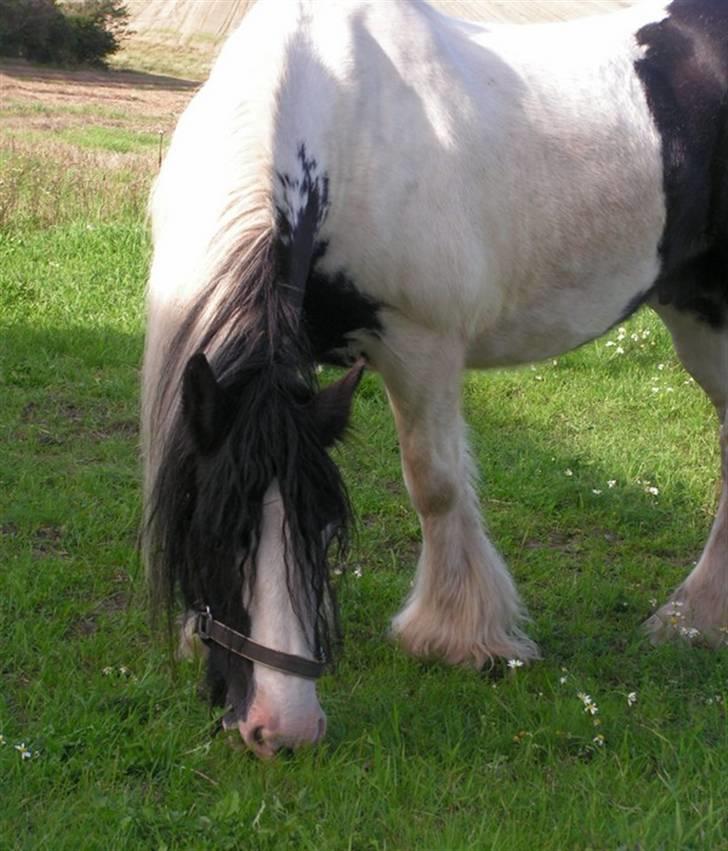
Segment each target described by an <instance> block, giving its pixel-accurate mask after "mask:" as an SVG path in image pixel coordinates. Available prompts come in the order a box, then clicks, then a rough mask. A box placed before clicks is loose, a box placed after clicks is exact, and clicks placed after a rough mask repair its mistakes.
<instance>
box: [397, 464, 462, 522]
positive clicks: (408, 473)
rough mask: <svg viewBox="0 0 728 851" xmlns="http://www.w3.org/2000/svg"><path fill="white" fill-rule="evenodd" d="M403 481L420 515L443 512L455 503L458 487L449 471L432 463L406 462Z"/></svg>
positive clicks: (428, 515)
mask: <svg viewBox="0 0 728 851" xmlns="http://www.w3.org/2000/svg"><path fill="white" fill-rule="evenodd" d="M405 482H406V484H407V490H408V491H409V494H410V498H411V499H412V504H413V505H414V507H415V510H416V511H417V513H418V514H419V515H420V516H421V517H432V516H436V515H442V514H445V513H447V512H448V511H450V510H451V509H452V508H453V507H454V505H455V502H456V500H457V490H458V488H457V482H456V480H455V478H454V476H453V474H452V472H451V471H446V470H443V469H440V470H438V469H437V468H436V467H435V466H434V465H432V464H422V463H419V464H418V463H407V465H406V470H405Z"/></svg>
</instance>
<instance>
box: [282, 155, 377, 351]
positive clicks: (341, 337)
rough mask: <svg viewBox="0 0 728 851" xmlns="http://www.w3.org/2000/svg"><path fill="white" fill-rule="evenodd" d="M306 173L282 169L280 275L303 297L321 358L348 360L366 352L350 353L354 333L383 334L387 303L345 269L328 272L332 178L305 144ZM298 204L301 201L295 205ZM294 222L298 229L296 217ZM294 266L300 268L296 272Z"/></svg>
mask: <svg viewBox="0 0 728 851" xmlns="http://www.w3.org/2000/svg"><path fill="white" fill-rule="evenodd" d="M297 159H298V162H299V164H300V167H301V175H302V176H301V178H300V179H299V178H293V177H291V176H290V175H289V174H287V173H280V172H279V173H278V174H277V175H276V176H277V180H278V183H279V185H280V188H281V189H282V190H283V191H282V195H283V199H284V200H283V201H282V203H281V204H279V205H278V206H277V207H276V221H277V227H278V232H279V235H280V240H279V244H278V249H277V252H276V256H277V264H278V274H279V277H280V279H281V280H284V281H288V283H289V285H290V286H291V287H292V289H293V290H295V291H296V292H298V293H300V294H301V295H302V297H303V325H304V328H305V331H306V335H307V337H308V340H309V343H310V346H311V351H312V353H313V356H314V358H315V359H316V360H318V361H321V362H324V363H330V364H334V365H340V366H343V365H347V364H350V363H351V362H352V361H353V360H355V359H356V357H357V356H358V355H360V354H361V352H349V351H348V345H349V340H350V336H351V335H352V334H353V333H354V332H357V331H366V332H369V333H370V334H373V335H375V336H378V335H379V334H380V333H381V330H382V323H381V320H380V318H379V312H380V310H381V307H382V305H381V304H380V303H379V302H377V301H376V300H375V299H372V298H370V297H369V296H367V295H365V294H364V293H362V292H360V291H359V290H358V289H357V287H356V285H355V283H354V281H353V280H352V278H351V276H350V275H348V274H347V273H346V271H345V270H343V269H342V270H338V271H337V272H335V273H334V274H328V273H325V272H323V271H321V269H320V264H321V261H322V259H323V258H324V256H325V255H326V251H327V249H328V243H327V242H326V241H324V240H321V239H318V233H319V230H320V228H321V225H322V224H323V223H324V221H325V220H326V217H327V216H328V214H329V210H330V206H331V205H330V201H329V177H328V175H327V174H326V173H325V172H323V173H321V172H320V171H319V168H318V163H317V162H316V160H315V159H314V158H313V157H309V156H308V155H307V152H306V147H305V145H303V144H301V145H300V146H299V148H298V152H297ZM294 204H297V205H298V206H297V207H296V208H294ZM294 221H295V223H296V224H295V234H294V233H293V228H292V226H291V222H294ZM294 270H295V271H294Z"/></svg>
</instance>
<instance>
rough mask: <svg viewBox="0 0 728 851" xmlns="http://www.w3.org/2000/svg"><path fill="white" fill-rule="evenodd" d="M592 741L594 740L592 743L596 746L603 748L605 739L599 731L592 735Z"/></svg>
mask: <svg viewBox="0 0 728 851" xmlns="http://www.w3.org/2000/svg"><path fill="white" fill-rule="evenodd" d="M592 741H593V742H594V744H595V745H596V746H597V747H598V748H603V747H604V741H605V739H604V736H603V735H602V734H601V733H597V735H596V736H594V738H593V739H592Z"/></svg>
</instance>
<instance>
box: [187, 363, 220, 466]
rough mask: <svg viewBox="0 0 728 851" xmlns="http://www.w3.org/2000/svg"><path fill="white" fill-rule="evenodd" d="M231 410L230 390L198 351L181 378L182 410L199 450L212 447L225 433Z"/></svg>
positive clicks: (207, 450) (210, 449)
mask: <svg viewBox="0 0 728 851" xmlns="http://www.w3.org/2000/svg"><path fill="white" fill-rule="evenodd" d="M229 411H230V406H229V402H228V398H227V394H226V393H225V391H224V390H223V388H222V387H220V385H219V384H218V382H217V379H216V378H215V375H214V373H213V371H212V368H211V367H210V364H209V363H208V362H207V358H206V357H205V356H204V355H203V354H202V352H198V353H197V354H196V355H193V356H192V357H191V358H190V359H189V361H187V366H186V367H185V372H184V376H183V378H182V413H183V414H184V418H185V420H186V422H187V425H188V427H189V429H190V432H191V433H192V437H193V439H194V441H195V445H196V446H197V448H198V449H199V450H200V452H210V451H212V450H213V449H215V447H216V446H217V445H218V444H219V443H220V441H221V440H222V438H223V437H224V436H225V433H226V431H227V427H228V418H229Z"/></svg>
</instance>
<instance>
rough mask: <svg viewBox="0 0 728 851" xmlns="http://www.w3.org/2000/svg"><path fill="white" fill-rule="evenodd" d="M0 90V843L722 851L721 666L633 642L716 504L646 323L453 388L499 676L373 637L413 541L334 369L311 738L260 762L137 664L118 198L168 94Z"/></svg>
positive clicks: (132, 276)
mask: <svg viewBox="0 0 728 851" xmlns="http://www.w3.org/2000/svg"><path fill="white" fill-rule="evenodd" d="M0 91H2V97H1V98H0V398H1V399H2V404H1V405H0V433H1V434H2V452H1V453H0V547H1V549H0V562H1V564H2V569H1V570H0V668H1V669H2V688H1V689H0V737H1V738H0V807H1V809H0V848H1V849H33V851H38V849H52V851H60V849H69V851H70V849H73V851H76V849H104V850H105V851H108V850H109V849H137V848H139V849H202V848H204V849H225V848H231V849H235V848H240V849H248V848H250V849H283V848H296V849H317V850H320V849H358V850H359V849H362V851H363V849H372V851H374V849H377V851H383V849H433V851H439V849H454V850H455V849H456V850H457V851H460V849H478V851H479V850H480V849H488V848H493V849H529V851H532V849H543V850H544V851H547V849H553V851H556V849H589V848H590V849H616V848H624V849H728V818H727V816H728V811H727V804H726V802H727V801H728V772H726V764H727V760H728V726H727V724H726V699H727V698H728V656H727V654H726V652H725V651H723V652H718V653H716V652H710V651H708V650H706V649H704V648H701V647H694V648H689V647H687V646H682V645H670V646H662V647H659V648H652V647H650V646H649V644H648V643H647V642H646V641H645V639H644V638H643V636H642V634H641V632H640V623H641V622H642V621H643V620H644V619H645V618H646V617H648V615H649V614H650V613H651V612H652V610H653V609H654V608H655V605H656V603H657V601H659V602H662V601H664V600H665V599H666V598H667V596H668V595H669V593H670V592H671V591H672V589H674V587H675V586H676V585H677V584H678V583H679V582H680V580H681V578H682V577H683V576H684V575H685V574H686V571H687V569H688V568H689V566H690V565H691V564H692V562H693V561H694V560H695V559H696V558H697V556H698V555H699V551H700V548H701V546H702V544H703V543H704V540H705V537H706V534H707V530H708V527H709V525H710V521H711V519H712V515H713V511H714V508H715V503H716V495H717V491H716V479H717V475H718V454H717V427H716V422H715V421H714V418H713V414H712V411H711V409H710V407H709V405H708V403H707V401H706V400H705V397H704V396H703V394H702V392H701V391H700V390H699V389H698V388H697V387H696V386H695V384H694V383H693V382H692V381H690V380H689V379H688V378H687V376H686V375H685V373H684V372H683V371H682V369H681V367H680V366H679V364H678V363H677V361H676V358H675V356H674V354H673V352H672V349H671V346H670V343H669V340H668V337H667V335H666V333H665V331H664V330H663V329H662V328H661V326H660V325H659V323H658V322H657V320H656V319H655V318H654V317H653V316H652V315H651V314H649V313H647V312H641V313H640V314H638V315H637V316H636V317H635V318H634V319H633V320H632V321H630V322H629V323H627V324H626V325H625V326H624V329H623V330H620V329H614V330H613V331H612V332H611V333H610V334H609V335H608V336H607V337H606V338H604V339H601V340H599V341H597V342H595V343H593V344H591V345H589V346H586V347H584V348H582V349H581V350H579V351H577V352H573V353H571V354H569V355H567V356H565V357H561V358H558V359H557V360H555V361H553V362H548V363H544V364H539V365H537V366H535V367H534V368H525V369H522V370H517V371H499V372H495V373H490V374H478V375H476V374H471V375H468V376H467V378H466V380H465V390H464V395H465V407H466V410H467V414H468V417H469V421H470V423H471V436H472V442H473V447H474V453H475V455H476V457H477V460H478V462H479V464H480V467H481V470H482V484H481V493H482V499H483V507H484V511H485V512H486V515H487V517H488V521H489V525H490V528H491V530H492V532H493V534H494V538H495V540H496V541H497V543H498V545H499V546H500V548H501V549H502V551H503V552H504V553H505V555H506V557H507V559H508V562H509V564H510V566H511V568H512V570H513V572H514V574H515V577H516V579H517V581H518V582H519V585H520V588H521V590H522V593H523V595H524V597H525V600H526V602H527V604H528V606H529V609H530V612H531V615H532V617H533V623H532V625H531V634H532V635H533V636H534V638H535V639H536V640H537V641H538V642H539V644H540V646H541V649H542V652H543V654H544V660H543V661H542V662H540V663H538V664H535V665H533V666H532V667H530V668H528V669H526V668H518V667H514V668H508V667H507V666H505V665H503V666H497V667H496V668H495V669H494V670H493V671H490V672H488V671H486V672H484V673H476V672H473V671H461V670H450V669H447V668H445V667H443V666H440V665H437V664H432V665H425V664H422V663H420V662H417V661H413V660H411V659H408V658H406V657H405V656H404V655H402V654H401V653H400V652H399V651H398V650H397V649H396V648H395V647H393V646H392V645H391V644H390V643H389V642H388V640H387V639H386V632H387V624H388V619H389V617H390V616H391V615H392V614H393V613H394V612H395V611H396V608H397V606H398V604H399V602H400V601H401V599H402V598H403V596H404V595H405V594H406V592H407V589H408V586H409V583H410V580H411V576H412V569H413V566H414V562H415V560H416V556H417V551H418V540H419V532H418V525H417V520H416V517H415V515H414V513H413V511H412V510H411V508H410V507H409V504H408V501H407V497H406V494H405V491H404V488H403V486H402V483H401V477H400V472H399V459H398V449H397V442H396V437H395V433H394V429H393V425H392V422H391V418H390V415H389V412H388V410H387V405H386V400H385V396H384V393H383V389H382V386H381V382H380V381H379V379H378V378H377V377H376V376H374V375H368V376H366V377H365V379H364V382H363V386H362V388H361V390H360V392H359V394H358V397H357V402H356V408H355V413H354V430H353V435H352V437H351V439H350V440H349V442H348V443H347V444H346V445H345V446H344V447H343V448H341V449H339V450H337V456H338V459H339V461H340V462H341V464H342V466H343V468H344V470H345V475H346V479H347V481H348V483H349V485H350V488H351V493H352V498H353V502H354V504H355V507H356V510H357V515H358V533H357V536H356V541H355V544H354V546H353V550H352V552H351V555H350V558H349V561H348V570H347V571H345V572H344V574H343V575H342V576H341V577H340V580H339V583H338V584H339V596H340V601H341V605H342V620H343V624H344V630H345V645H344V649H343V653H342V656H341V660H340V664H339V667H338V671H337V672H336V674H335V675H333V676H327V677H326V678H325V679H324V680H323V681H322V682H321V686H320V694H321V698H322V704H323V706H324V708H325V709H326V711H327V713H328V716H329V731H328V736H327V739H326V741H325V743H324V744H323V745H322V746H321V747H319V748H317V749H316V750H311V751H305V752H301V753H298V754H296V755H294V756H290V757H281V758H278V759H276V760H274V761H272V762H270V763H260V762H258V761H256V760H255V759H254V758H253V757H251V756H249V755H248V754H247V753H245V752H241V751H240V750H239V749H236V748H235V747H232V746H231V742H230V741H228V740H226V739H225V737H223V736H216V737H213V736H212V735H211V730H212V727H213V720H214V716H213V715H212V714H211V713H210V711H209V710H208V708H207V706H206V704H205V702H204V701H203V700H201V699H200V696H199V695H198V686H197V683H198V679H199V671H198V670H197V668H196V666H195V665H194V664H189V663H188V664H182V665H179V666H178V667H176V668H174V667H173V666H172V665H171V664H170V658H169V654H168V652H167V650H166V648H165V647H164V646H163V645H161V644H160V643H158V642H155V640H154V638H153V636H152V634H151V632H150V629H149V626H148V615H147V611H146V602H145V591H144V581H143V575H142V571H141V568H140V565H139V562H138V558H137V554H136V534H137V526H138V522H139V471H138V464H137V451H138V450H137V441H138V433H137V408H138V382H139V364H140V358H141V351H142V335H143V288H144V280H145V274H146V268H147V264H148V261H149V256H150V245H149V237H148V232H147V225H146V221H145V207H144V205H145V199H146V194H147V192H148V188H149V185H150V182H151V180H152V178H153V176H154V174H155V173H156V170H157V166H158V156H159V136H160V133H159V131H160V130H161V131H163V134H164V135H163V139H162V141H164V139H166V138H167V136H168V134H169V131H170V129H171V127H172V126H173V123H174V119H175V116H176V114H177V113H178V112H179V110H180V109H181V108H182V106H183V104H184V103H185V101H186V100H187V99H188V98H189V95H190V91H191V89H190V87H189V86H186V85H185V84H184V83H181V82H176V81H171V80H163V79H161V78H155V77H144V76H133V75H121V76H117V75H111V76H104V75H100V76H99V75H97V76H96V77H94V76H93V75H91V76H89V75H85V74H62V73H60V72H47V71H39V70H34V69H29V68H27V67H25V66H7V65H6V66H0ZM610 343H611V345H610ZM324 377H325V378H328V377H329V376H324ZM586 695H588V696H589V699H588V700H587V698H586Z"/></svg>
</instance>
